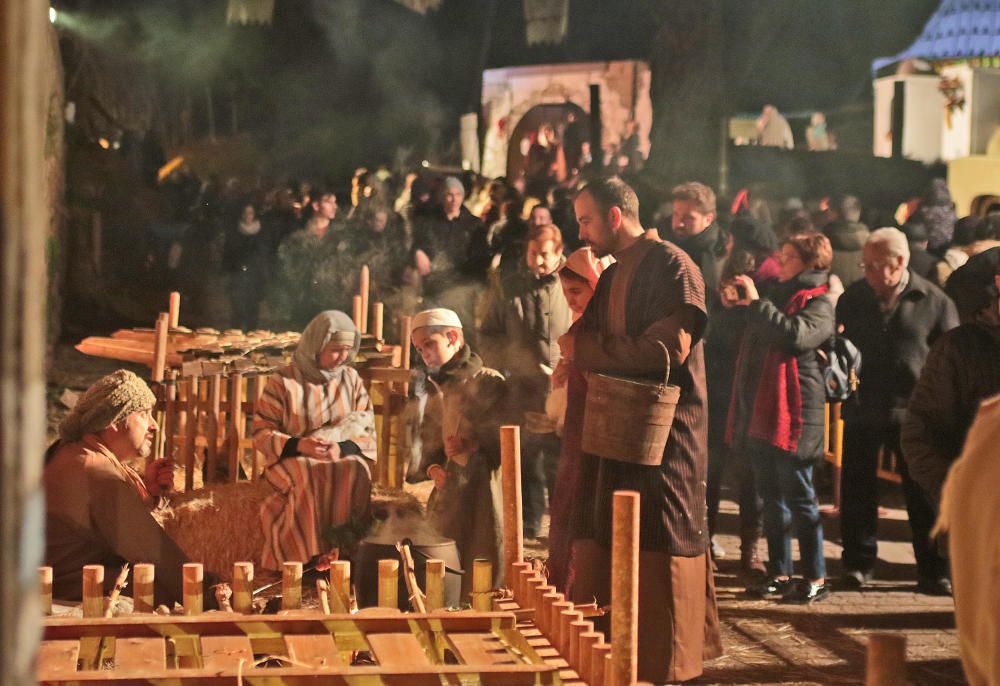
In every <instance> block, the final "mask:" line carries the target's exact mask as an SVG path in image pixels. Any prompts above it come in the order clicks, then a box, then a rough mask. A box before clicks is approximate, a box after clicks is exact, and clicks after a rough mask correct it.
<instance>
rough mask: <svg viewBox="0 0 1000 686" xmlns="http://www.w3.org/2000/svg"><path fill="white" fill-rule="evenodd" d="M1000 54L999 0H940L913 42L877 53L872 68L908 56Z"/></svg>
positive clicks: (957, 57)
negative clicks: (895, 51)
mask: <svg viewBox="0 0 1000 686" xmlns="http://www.w3.org/2000/svg"><path fill="white" fill-rule="evenodd" d="M998 55H1000V0H943V2H942V3H941V6H940V7H938V9H937V11H936V12H935V13H934V14H933V15H932V16H931V18H930V19H929V20H928V22H927V25H926V26H924V30H923V32H922V33H921V34H920V36H919V37H918V38H917V40H916V41H914V42H913V44H912V45H911V46H910V47H908V48H907V49H906V50H904V51H903V52H901V53H899V54H898V55H894V56H892V57H880V58H879V59H877V60H875V61H874V62H873V63H872V71H873V72H877V71H878V70H879V69H881V68H882V67H885V66H888V65H890V64H894V63H895V62H901V61H902V60H905V59H909V58H916V59H924V60H961V59H972V58H976V57H996V56H998Z"/></svg>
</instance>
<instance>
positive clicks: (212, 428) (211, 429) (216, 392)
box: [205, 374, 239, 612]
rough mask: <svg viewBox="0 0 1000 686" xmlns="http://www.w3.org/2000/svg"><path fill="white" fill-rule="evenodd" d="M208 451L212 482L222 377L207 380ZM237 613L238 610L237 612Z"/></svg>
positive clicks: (216, 464) (208, 476) (207, 476)
mask: <svg viewBox="0 0 1000 686" xmlns="http://www.w3.org/2000/svg"><path fill="white" fill-rule="evenodd" d="M207 428H208V432H207V433H208V436H207V439H208V449H207V450H206V451H205V461H206V463H207V464H206V467H205V472H206V480H207V481H214V480H215V478H216V469H218V458H219V433H220V430H221V429H222V428H223V427H222V375H220V374H212V376H210V377H209V379H208V427H207ZM237 612H239V610H237Z"/></svg>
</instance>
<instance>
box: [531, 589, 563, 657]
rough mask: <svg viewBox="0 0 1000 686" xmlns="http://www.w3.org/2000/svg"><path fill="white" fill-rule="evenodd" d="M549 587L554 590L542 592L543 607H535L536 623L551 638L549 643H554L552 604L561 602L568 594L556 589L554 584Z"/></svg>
mask: <svg viewBox="0 0 1000 686" xmlns="http://www.w3.org/2000/svg"><path fill="white" fill-rule="evenodd" d="M549 588H551V589H552V590H551V591H549V592H548V593H544V594H542V604H541V607H536V608H535V624H536V625H537V626H538V628H539V629H541V631H542V633H543V634H545V637H546V638H548V639H549V643H552V604H553V603H561V602H562V601H563V600H565V598H566V596H564V595H563V594H562V593H559V592H558V591H556V590H555V587H554V586H549Z"/></svg>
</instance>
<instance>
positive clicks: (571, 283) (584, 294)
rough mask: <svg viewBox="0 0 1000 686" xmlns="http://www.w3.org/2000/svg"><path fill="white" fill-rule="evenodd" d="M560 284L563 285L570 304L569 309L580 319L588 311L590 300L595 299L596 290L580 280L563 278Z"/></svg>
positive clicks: (564, 293)
mask: <svg viewBox="0 0 1000 686" xmlns="http://www.w3.org/2000/svg"><path fill="white" fill-rule="evenodd" d="M560 283H562V289H563V295H565V296H566V302H567V303H569V309H571V310H573V314H575V315H576V316H578V317H579V316H580V315H581V314H583V311H584V310H585V309H587V305H588V304H589V303H590V299H591V298H593V297H594V290H593V289H592V288H591V287H590V285H589V284H587V283H584V282H583V281H581V280H580V279H572V278H566V277H563V278H561V279H560Z"/></svg>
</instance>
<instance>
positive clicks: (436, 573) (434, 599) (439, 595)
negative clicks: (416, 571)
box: [424, 560, 445, 612]
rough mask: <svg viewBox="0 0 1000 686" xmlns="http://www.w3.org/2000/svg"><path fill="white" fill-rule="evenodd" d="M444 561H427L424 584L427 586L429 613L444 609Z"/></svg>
mask: <svg viewBox="0 0 1000 686" xmlns="http://www.w3.org/2000/svg"><path fill="white" fill-rule="evenodd" d="M444 574H445V572H444V560H427V562H426V564H425V565H424V582H425V584H426V586H427V611H428V612H431V611H433V610H440V609H441V608H443V607H444Z"/></svg>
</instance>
